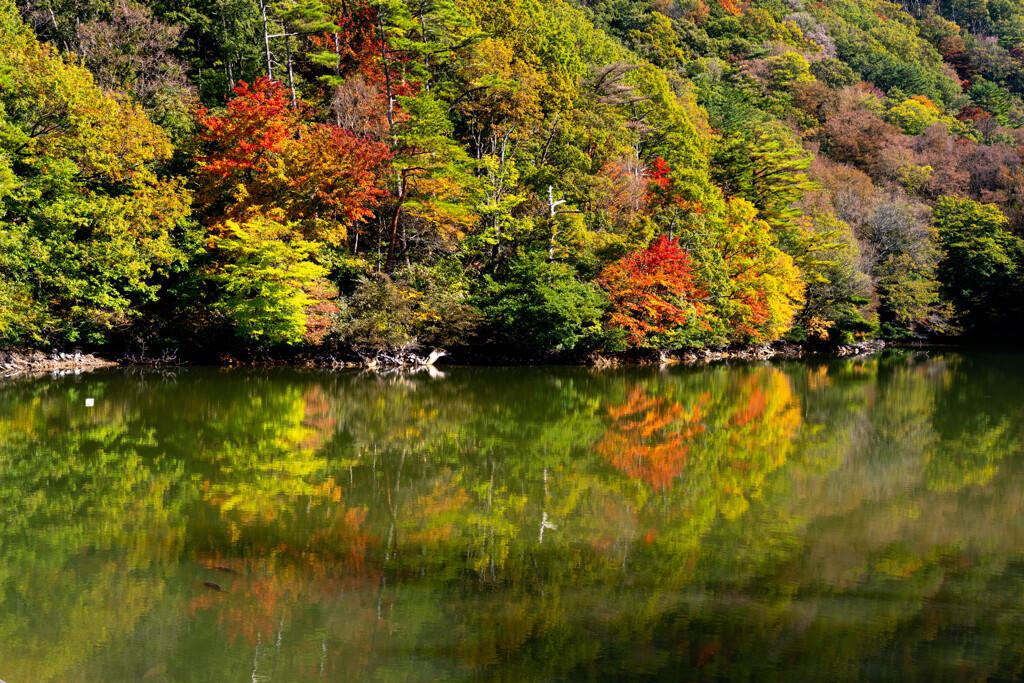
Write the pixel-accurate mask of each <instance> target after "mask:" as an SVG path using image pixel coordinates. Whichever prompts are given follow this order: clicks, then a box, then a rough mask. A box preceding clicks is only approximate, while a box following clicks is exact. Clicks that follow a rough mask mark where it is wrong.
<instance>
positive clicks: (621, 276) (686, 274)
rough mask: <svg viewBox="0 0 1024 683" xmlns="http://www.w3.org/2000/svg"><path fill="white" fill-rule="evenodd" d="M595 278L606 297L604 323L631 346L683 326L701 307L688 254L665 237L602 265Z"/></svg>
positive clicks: (675, 242) (699, 293)
mask: <svg viewBox="0 0 1024 683" xmlns="http://www.w3.org/2000/svg"><path fill="white" fill-rule="evenodd" d="M598 283H599V284H600V285H601V287H603V288H604V289H605V291H606V292H607V293H608V298H609V299H610V300H611V302H612V306H611V313H610V314H609V319H608V322H609V324H610V325H611V326H612V327H617V328H620V329H622V330H624V331H625V332H626V336H627V340H628V341H629V343H630V344H635V345H637V346H642V345H644V344H645V342H647V341H648V340H649V339H650V338H651V337H652V336H654V335H659V334H664V333H670V332H672V331H673V330H674V329H675V328H677V327H680V326H682V325H685V324H686V323H687V322H689V321H690V320H691V318H692V317H693V316H694V315H696V314H698V313H699V312H700V310H701V303H700V302H699V299H700V298H701V297H702V296H703V292H702V291H701V289H700V288H699V287H698V286H697V285H696V283H695V282H694V279H693V266H692V265H691V263H690V257H689V256H688V255H687V253H686V252H685V251H683V250H682V248H681V247H680V246H679V242H678V241H677V240H674V239H669V238H667V237H665V236H662V237H659V238H658V239H656V240H655V241H654V243H653V244H651V246H649V247H648V248H647V249H642V250H640V251H637V252H634V253H632V254H630V255H628V256H626V257H624V258H622V259H620V260H619V261H616V262H615V263H613V264H611V265H609V266H608V267H606V268H605V269H604V270H603V271H602V272H601V276H600V277H599V278H598Z"/></svg>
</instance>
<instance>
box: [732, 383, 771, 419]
mask: <svg viewBox="0 0 1024 683" xmlns="http://www.w3.org/2000/svg"><path fill="white" fill-rule="evenodd" d="M767 407H768V396H767V395H766V394H765V393H764V391H762V390H761V388H760V387H758V386H756V385H752V386H751V388H750V396H749V398H747V402H746V404H745V405H743V406H742V407H741V408H740V409H739V410H737V411H736V414H735V415H734V416H733V418H732V425H733V426H734V427H745V426H746V425H748V424H750V423H751V422H755V421H758V422H759V421H760V420H761V419H762V417H763V415H764V411H765V408H767Z"/></svg>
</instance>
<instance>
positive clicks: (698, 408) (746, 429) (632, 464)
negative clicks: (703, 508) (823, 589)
mask: <svg viewBox="0 0 1024 683" xmlns="http://www.w3.org/2000/svg"><path fill="white" fill-rule="evenodd" d="M728 375H729V378H728V379H726V381H724V382H714V383H713V384H712V389H710V390H709V389H707V388H706V385H705V386H703V387H700V388H697V387H695V386H692V385H690V384H689V383H687V382H685V380H683V381H677V382H663V383H658V384H653V385H645V384H640V383H638V384H635V385H634V386H633V387H632V388H631V389H630V390H629V394H628V396H627V398H626V400H625V401H624V402H623V403H621V404H618V405H613V406H611V407H610V408H608V410H607V415H608V420H609V429H608V431H607V432H606V434H605V436H604V437H603V438H602V439H601V441H600V442H598V444H597V445H596V447H595V451H596V452H597V453H598V454H600V455H601V456H602V457H603V458H605V459H606V460H608V461H609V462H610V463H611V464H613V465H614V466H615V467H617V468H618V469H619V470H620V471H622V473H623V474H625V475H626V476H628V477H632V478H636V479H640V480H642V481H643V482H644V483H646V484H647V485H649V486H651V487H653V488H656V489H661V488H664V489H672V488H673V485H674V484H678V485H679V486H680V487H682V488H683V489H684V490H686V489H690V488H693V487H694V485H695V484H697V483H698V482H700V483H701V484H711V486H712V487H713V489H714V490H716V491H717V492H718V493H720V494H722V495H723V496H724V498H723V499H722V500H723V505H722V506H721V508H720V510H721V511H722V512H723V513H725V514H726V515H728V516H734V515H735V514H738V513H739V512H741V511H742V509H743V508H744V507H745V504H744V503H743V502H740V501H739V500H738V499H731V498H729V496H734V495H735V496H740V497H744V496H747V495H750V494H752V493H756V491H757V489H758V488H759V487H760V486H761V484H762V483H763V481H764V478H765V476H766V475H767V474H769V473H770V472H772V471H773V470H775V469H777V468H778V467H780V466H781V465H783V464H784V463H785V461H786V455H787V453H788V452H789V451H790V450H791V448H792V440H793V438H794V437H795V436H796V433H797V430H798V428H799V427H800V408H799V405H798V404H797V402H796V400H795V397H794V394H793V388H792V386H791V384H790V382H789V380H788V378H787V377H786V375H785V374H784V373H782V372H781V371H779V370H777V369H775V368H770V367H765V368H756V369H753V370H752V371H750V372H747V371H742V370H738V369H730V370H729V372H728ZM684 377H685V376H684ZM723 378H724V376H723ZM655 392H657V393H655Z"/></svg>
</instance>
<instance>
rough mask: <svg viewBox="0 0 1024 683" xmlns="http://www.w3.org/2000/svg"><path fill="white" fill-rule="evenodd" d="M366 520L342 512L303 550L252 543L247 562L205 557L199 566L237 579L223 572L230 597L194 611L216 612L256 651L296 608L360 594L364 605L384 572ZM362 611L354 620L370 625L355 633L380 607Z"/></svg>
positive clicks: (200, 602)
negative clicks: (373, 557)
mask: <svg viewBox="0 0 1024 683" xmlns="http://www.w3.org/2000/svg"><path fill="white" fill-rule="evenodd" d="M366 515H367V511H366V509H365V508H354V509H347V508H345V507H344V506H338V507H337V509H336V511H335V512H334V513H333V524H331V525H327V526H322V527H319V528H318V530H317V531H315V532H313V533H311V534H310V535H309V536H308V538H307V539H306V540H305V542H304V543H303V545H302V546H297V545H291V544H289V543H281V544H280V545H277V546H274V547H268V546H262V545H261V544H260V543H259V541H252V542H249V543H247V544H246V549H247V552H248V556H247V557H245V558H227V557H224V556H222V555H220V554H219V553H206V554H203V555H201V556H200V558H199V563H200V564H201V565H203V566H204V567H207V568H208V569H212V570H215V569H216V568H217V567H225V568H230V569H231V570H232V571H233V572H235V574H234V575H229V574H228V573H221V574H220V575H219V577H223V578H218V582H219V583H221V585H222V586H223V587H224V592H216V591H213V590H208V591H204V592H203V593H202V594H200V595H198V596H197V597H196V598H195V599H193V600H192V602H191V604H190V606H189V611H190V613H191V614H196V613H198V612H202V611H206V610H216V611H217V620H218V622H219V623H220V624H221V626H222V627H223V629H224V631H225V633H226V634H227V635H228V637H229V638H230V639H232V640H234V639H235V638H238V637H242V638H244V639H245V641H246V643H248V644H249V645H250V646H255V645H256V644H257V643H260V642H261V643H267V642H271V641H272V640H273V638H274V634H276V633H277V632H278V631H279V630H280V629H281V628H282V620H285V621H287V619H289V618H291V617H292V614H293V611H295V610H296V608H302V607H305V606H311V605H316V604H320V603H322V602H330V601H334V600H336V599H337V597H338V595H339V594H341V593H343V592H347V591H351V592H353V593H354V594H355V595H354V599H357V600H358V599H359V595H363V596H365V595H371V594H373V593H374V592H375V591H376V589H377V587H378V585H379V582H380V577H381V573H382V570H381V567H380V566H378V565H377V563H371V562H370V561H368V558H367V555H368V550H369V549H370V548H371V547H373V546H376V545H377V541H376V539H373V538H371V537H370V536H368V535H367V534H366V532H365V531H364V530H363V526H364V524H365V522H366ZM296 531H297V530H296ZM285 535H287V534H285ZM221 571H222V572H223V570H221ZM363 602H365V603H366V604H362V603H363ZM359 607H360V609H359V611H358V613H357V614H355V613H354V614H353V615H352V618H357V619H359V620H360V621H363V622H364V623H366V624H367V625H368V627H367V628H361V629H354V630H353V633H355V634H356V635H358V634H360V633H366V634H368V633H369V632H370V631H372V625H373V624H374V622H375V621H376V619H377V614H376V608H375V606H374V605H373V604H372V601H365V600H363V601H361V602H360V604H359ZM368 645H369V643H367V648H368ZM350 648H351V643H349V644H348V648H347V650H346V651H347V652H351V649H350ZM354 664H357V663H355V662H343V663H341V664H340V666H341V667H342V668H343V669H349V668H350V667H352V666H353V665H354Z"/></svg>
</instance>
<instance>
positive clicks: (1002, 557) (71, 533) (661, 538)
mask: <svg viewBox="0 0 1024 683" xmlns="http://www.w3.org/2000/svg"><path fill="white" fill-rule="evenodd" d="M1019 370H1020V362H1019V360H1017V359H1015V358H1012V357H997V358H989V357H984V356H968V355H957V354H940V355H937V356H931V357H928V356H923V355H917V354H912V353H903V352H893V353H888V354H882V355H877V356H873V357H870V358H867V359H854V360H849V361H847V360H831V361H819V362H807V363H786V364H781V365H748V366H742V367H729V366H726V365H719V366H713V367H706V368H670V369H667V370H664V371H658V370H655V369H630V370H620V371H614V372H608V373H596V372H592V371H589V370H585V369H576V368H544V369H529V368H527V369H487V370H484V369H454V370H449V371H447V376H446V377H444V378H440V377H438V378H431V377H429V376H428V375H426V374H422V375H401V376H397V375H391V376H386V377H379V376H366V375H360V374H357V373H348V372H340V373H320V372H305V371H294V370H274V371H270V370H265V371H231V372H218V371H207V370H190V371H185V372H181V373H178V374H176V376H174V377H173V378H168V379H167V380H166V381H165V380H164V379H161V376H160V375H156V374H141V375H139V376H138V377H136V378H125V377H122V376H120V375H119V374H117V373H112V372H106V373H97V374H94V375H90V376H86V377H84V378H79V379H77V380H74V379H63V380H47V381H40V380H25V381H21V382H17V383H13V384H9V385H7V386H6V387H4V390H3V392H2V393H0V503H2V504H3V505H4V509H5V516H4V518H3V521H2V523H0V524H2V526H0V609H3V610H5V613H9V614H12V615H14V616H13V617H11V618H8V619H5V620H3V623H2V625H0V657H2V658H3V661H4V665H5V667H7V668H8V669H9V670H11V671H14V672H15V673H20V674H21V676H22V678H26V679H30V680H46V679H52V678H56V679H61V678H67V677H69V676H71V675H72V674H73V673H74V672H78V671H85V672H87V675H88V676H89V677H90V678H94V679H97V680H111V679H117V680H135V679H140V678H142V677H143V675H144V674H146V672H147V671H152V672H156V673H161V672H162V673H163V674H164V675H166V676H167V677H169V678H174V679H188V678H195V677H196V676H197V675H201V676H202V677H203V678H230V677H231V676H232V675H233V672H234V671H236V670H237V667H238V666H240V665H239V664H238V662H239V661H245V662H246V666H248V667H251V666H253V662H254V653H255V666H256V674H257V676H260V675H263V674H264V673H266V672H268V671H270V670H271V669H272V668H274V667H276V669H275V670H276V671H277V672H278V673H277V674H275V675H287V676H288V678H289V679H296V680H304V679H305V678H307V677H309V676H310V672H311V671H312V672H313V674H312V676H313V677H315V676H316V675H318V672H319V670H320V667H321V666H323V670H324V672H325V676H326V675H328V674H329V675H330V676H332V677H335V678H347V679H348V678H368V679H387V680H392V679H395V678H404V677H408V676H410V675H412V676H419V675H427V676H430V677H436V678H445V677H452V676H456V675H459V672H462V674H464V673H465V671H467V670H470V671H474V672H477V673H480V674H481V675H489V674H493V675H495V676H497V677H499V678H502V677H509V678H517V679H531V678H532V679H537V678H541V679H545V678H546V679H576V678H580V677H585V675H586V672H588V671H601V672H603V673H604V674H606V675H608V676H616V675H622V676H636V675H643V676H645V677H651V678H657V677H660V676H663V675H669V672H678V671H680V670H682V669H683V668H685V667H688V666H689V667H697V668H698V669H699V670H700V672H701V673H702V675H704V674H706V675H708V676H709V677H715V678H729V679H736V678H750V677H753V676H755V675H756V676H768V677H770V678H779V679H787V680H792V679H800V680H810V679H819V678H822V677H828V676H832V675H834V673H835V672H836V671H839V672H842V675H841V676H840V677H843V678H854V679H856V678H876V677H878V676H879V675H880V676H881V677H885V676H886V675H888V672H890V671H891V669H890V668H888V667H889V665H888V664H887V663H886V662H888V661H890V659H891V657H892V655H893V652H894V651H902V650H901V648H905V649H907V650H908V651H913V652H915V653H923V652H925V651H927V649H928V648H929V647H938V648H940V649H942V650H943V652H944V655H943V656H942V657H941V658H938V659H933V660H928V658H922V657H919V656H915V658H914V660H913V662H912V663H911V666H912V667H916V668H914V671H920V672H921V673H920V675H921V676H922V677H928V678H943V677H944V676H945V675H946V674H947V673H948V672H949V671H950V670H963V671H967V672H969V673H970V674H971V675H972V676H973V675H974V674H975V673H977V674H978V676H980V677H983V676H985V675H990V676H993V677H997V678H998V677H1007V673H1006V672H1009V671H1016V670H1017V667H1019V666H1020V665H1021V664H1022V661H1021V658H1020V657H1019V656H1018V655H1017V654H1015V653H1016V650H1015V649H1014V647H1015V645H1014V644H1015V643H1016V642H1018V640H1019V636H1020V635H1021V633H1020V629H1019V627H1018V626H1017V625H1016V623H1015V622H1014V620H1013V618H1012V616H1009V615H1012V614H1013V613H1014V610H1017V609H1020V608H1024V602H1022V598H1021V597H1020V596H1021V594H1022V593H1021V591H1020V588H1021V585H1022V583H1021V581H1022V577H1024V570H1022V569H1021V567H1024V560H1022V559H1021V558H1024V545H1022V544H1021V543H1020V542H1019V541H1018V540H1017V539H1018V537H1019V533H1017V532H1016V531H1015V529H1016V528H1017V527H1018V526H1020V525H1021V524H1024V498H1022V497H1021V496H1020V490H1021V486H1024V482H1022V481H1021V478H1020V476H1018V475H1017V474H1016V471H1017V468H1016V467H1011V466H1009V465H1011V464H1014V463H1015V462H1016V459H1018V457H1019V456H1018V454H1017V452H1016V446H1015V444H1016V443H1018V442H1019V439H1020V427H1018V426H1017V425H1019V424H1021V422H1020V420H1019V417H1020V405H1021V402H1020V400H1019V398H1020V397H1019V392H1017V391H1016V390H1015V389H1014V388H1013V387H1010V386H1007V384H1006V383H1005V381H1004V378H1005V376H1006V373H1007V372H1016V371H1019ZM87 396H88V397H95V398H96V399H97V405H96V407H95V408H90V409H86V408H84V406H82V403H83V399H84V398H85V397H87ZM967 487H970V495H964V492H965V490H966V489H967ZM939 522H941V523H939ZM217 566H223V567H227V568H230V569H231V570H232V571H233V572H234V573H223V572H218V571H217V570H216V569H215V568H216V567H217ZM204 581H210V582H216V583H217V584H219V585H220V586H221V588H222V589H223V592H217V591H215V590H213V589H210V588H207V587H205V586H204V585H203V582H204ZM47 624H59V627H57V628H56V630H55V631H54V630H47V628H48V627H47V626H46V625H47ZM964 624H973V626H970V627H969V628H967V629H965V627H964ZM96 625H99V626H101V628H100V629H98V630H97V629H96V628H94V627H95V626H96ZM958 634H959V635H958ZM965 634H966V640H964V636H965ZM54 638H60V639H61V640H62V642H65V643H67V645H66V646H65V647H63V648H62V649H60V653H59V655H54V654H53V652H54V647H53V643H54V640H53V639H54ZM278 642H280V648H278V647H277V645H276V643H278ZM271 643H274V645H273V646H272V645H270V644H271ZM666 643H667V644H669V645H665V644H666ZM553 653H554V654H553ZM410 654H411V656H412V657H413V659H414V660H415V661H416V664H415V666H416V669H415V672H414V673H413V670H412V669H409V668H408V667H409V664H408V662H409V658H410ZM310 662H313V664H312V665H310ZM698 664H699V665H700V666H699V667H698V666H697V665H698ZM154 667H156V668H154ZM197 672H201V673H197ZM152 675H156V674H153V673H151V676H152ZM1009 677H1012V676H1009Z"/></svg>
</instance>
